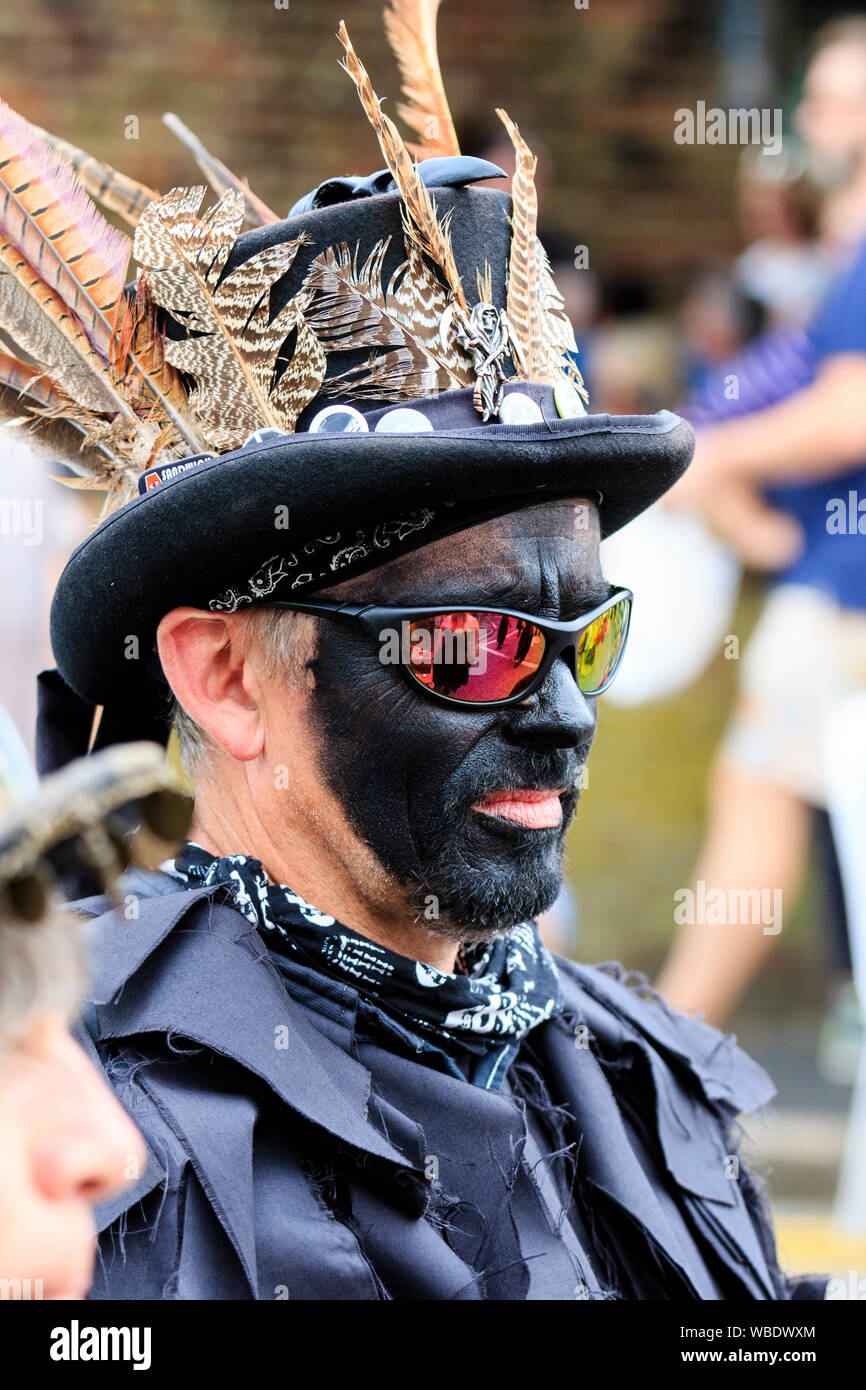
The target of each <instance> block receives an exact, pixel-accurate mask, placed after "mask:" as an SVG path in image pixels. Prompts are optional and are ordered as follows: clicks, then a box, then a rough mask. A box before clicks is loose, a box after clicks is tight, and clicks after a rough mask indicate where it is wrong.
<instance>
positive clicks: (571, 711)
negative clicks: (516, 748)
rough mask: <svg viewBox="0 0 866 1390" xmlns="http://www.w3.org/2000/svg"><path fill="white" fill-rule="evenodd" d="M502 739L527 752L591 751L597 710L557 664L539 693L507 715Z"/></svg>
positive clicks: (569, 673) (564, 668) (562, 666)
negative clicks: (558, 749) (552, 750)
mask: <svg viewBox="0 0 866 1390" xmlns="http://www.w3.org/2000/svg"><path fill="white" fill-rule="evenodd" d="M505 714H506V718H505V722H504V725H503V730H502V732H503V736H504V738H505V739H506V740H507V741H508V742H509V743H514V744H519V745H520V746H521V747H524V748H539V749H544V748H548V749H549V748H578V747H583V748H584V749H585V751H586V752H588V751H589V745H590V744H591V742H592V738H593V735H594V733H595V725H596V708H595V705H594V703H592V702H590V701H589V700H587V698H586V696H585V695H582V694H581V692H580V691H579V690H578V687H577V682H576V681H575V679H574V677H573V676H572V674H571V672H570V670H569V669H568V666H567V665H566V663H565V662H564V661H555V662H554V663H553V666H552V667H551V670H550V675H549V676H548V678H547V680H546V681H545V682H544V685H543V686H542V687H541V689H540V690H538V691H536V693H535V694H534V695H530V697H529V699H528V700H525V701H524V702H523V704H520V705H512V707H511V708H510V709H509V710H507V711H506V712H505Z"/></svg>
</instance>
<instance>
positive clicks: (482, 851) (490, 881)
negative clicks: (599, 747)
mask: <svg viewBox="0 0 866 1390" xmlns="http://www.w3.org/2000/svg"><path fill="white" fill-rule="evenodd" d="M521 761H523V760H521ZM530 762H531V763H534V764H535V765H534V766H530V765H527V764H526V763H524V766H523V767H522V768H521V770H520V772H519V773H518V774H517V775H516V776H515V774H516V769H515V767H514V765H513V762H512V761H511V760H510V766H509V769H508V773H507V774H505V773H503V775H502V776H501V777H500V778H499V779H496V778H493V779H490V778H489V776H488V777H487V778H485V779H484V781H483V782H482V783H481V784H480V785H476V786H475V787H473V788H472V789H471V790H468V789H467V788H466V787H465V785H463V784H464V782H465V781H466V780H467V779H465V778H464V776H463V775H461V774H463V773H465V772H466V771H468V769H466V768H461V769H460V770H459V772H458V775H457V778H456V779H455V780H456V781H457V782H458V783H459V784H460V785H459V787H455V788H454V789H452V788H451V787H450V786H449V787H447V788H446V789H445V790H446V795H445V796H444V797H443V802H442V805H441V808H440V812H439V815H438V816H437V817H436V821H435V824H432V823H431V824H430V826H429V828H428V831H427V835H426V838H425V845H424V848H425V851H426V853H425V856H424V858H425V862H424V865H423V867H422V868H421V870H420V871H419V872H418V874H417V875H415V876H413V883H414V887H413V891H412V905H413V906H414V908H415V909H416V911H417V913H418V922H419V925H423V926H424V927H425V929H426V930H427V931H429V932H431V933H432V934H433V935H436V936H442V937H445V938H446V939H448V940H451V941H458V942H461V943H462V944H464V945H475V944H477V943H478V942H481V941H490V940H493V939H495V938H496V937H499V936H505V935H507V933H508V932H510V931H512V930H513V928H514V927H516V926H519V924H520V923H521V922H526V921H528V920H530V919H533V918H535V917H537V916H538V915H539V913H541V912H544V911H546V909H547V908H549V907H551V906H552V905H553V903H554V902H555V901H556V898H557V896H558V894H559V891H560V888H561V887H562V859H563V852H564V842H565V835H566V831H567V830H568V827H569V825H570V824H571V821H572V820H573V818H574V815H575V812H576V810H577V803H578V797H579V791H578V788H577V778H578V774H579V772H580V764H579V763H578V764H577V765H575V764H576V758H575V755H574V754H573V753H572V754H565V753H563V754H553V755H547V756H543V757H542V756H536V757H535V758H530ZM485 770H486V769H485ZM468 780H473V781H474V780H475V779H473V778H470V779H468ZM503 786H507V787H509V788H516V787H522V788H537V787H557V786H558V787H563V786H564V787H569V788H570V790H569V791H567V792H566V793H565V794H564V795H563V796H562V797H561V798H560V800H561V802H562V810H563V815H562V822H561V824H560V825H558V826H555V827H552V828H551V829H547V830H528V829H526V828H525V827H523V826H520V825H516V824H514V822H512V821H507V820H504V819H502V818H501V817H498V816H490V815H486V814H484V813H483V812H479V811H473V810H472V809H471V808H472V806H473V805H474V804H475V803H477V802H478V801H481V800H483V798H484V796H485V795H486V794H487V793H489V792H490V791H492V790H494V789H499V788H502V787H503ZM432 819H433V818H432V817H431V821H432Z"/></svg>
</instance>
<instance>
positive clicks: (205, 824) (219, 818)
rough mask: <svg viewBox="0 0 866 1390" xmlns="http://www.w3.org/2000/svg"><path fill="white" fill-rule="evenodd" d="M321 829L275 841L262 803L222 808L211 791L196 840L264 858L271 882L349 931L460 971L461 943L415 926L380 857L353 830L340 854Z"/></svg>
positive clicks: (193, 832)
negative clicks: (259, 809) (259, 806)
mask: <svg viewBox="0 0 866 1390" xmlns="http://www.w3.org/2000/svg"><path fill="white" fill-rule="evenodd" d="M221 790H222V788H221ZM244 800H246V799H244ZM318 830H319V827H317V826H315V825H312V826H307V825H304V824H303V823H302V822H299V823H296V824H295V825H293V826H291V827H288V828H287V827H284V826H281V827H280V834H279V836H278V837H275V836H274V835H272V834H271V832H270V830H269V829H268V827H267V826H266V825H265V824H264V823H263V821H262V818H261V817H260V816H259V814H258V812H257V810H256V807H255V805H254V804H252V803H249V802H247V803H246V804H239V803H238V802H237V801H236V800H230V801H228V802H227V801H226V799H225V797H221V798H220V800H219V802H217V799H216V798H215V797H213V796H211V795H208V791H207V789H206V788H204V787H203V788H202V789H201V790H200V791H199V790H197V794H196V801H195V813H194V816H193V821H192V825H191V826H190V830H189V838H190V840H193V841H194V842H195V843H196V844H199V845H201V847H202V849H205V850H207V851H208V853H209V854H215V855H217V856H219V857H222V856H223V855H229V854H246V855H248V856H249V857H250V858H252V859H257V860H259V862H260V863H261V865H262V867H263V869H264V870H265V873H266V874H267V876H268V880H269V881H270V882H271V883H281V884H284V885H285V886H287V887H289V888H291V890H292V892H293V893H297V894H298V895H299V896H300V897H301V898H303V899H304V901H305V902H308V903H310V904H311V905H312V906H314V907H316V908H318V910H319V911H320V912H323V913H327V915H328V916H330V917H334V918H335V919H336V920H337V921H338V922H340V923H341V924H342V925H343V926H346V927H350V928H351V929H352V931H356V932H358V933H359V934H360V935H361V936H366V937H368V938H369V939H370V940H371V941H376V942H378V943H379V945H381V946H385V947H387V948H388V950H391V951H396V952H397V953H398V954H399V955H401V956H407V957H408V958H409V959H410V960H419V961H423V962H424V964H425V965H431V966H433V967H434V969H436V970H441V971H444V972H451V971H453V970H454V966H455V962H456V958H457V950H458V947H457V945H456V944H455V943H454V942H453V941H448V940H447V939H446V938H444V937H442V936H438V935H436V934H434V933H432V932H430V931H429V929H425V927H424V925H423V924H421V923H419V922H417V921H416V920H415V909H413V907H412V906H411V904H410V903H409V901H408V900H407V895H406V893H405V890H403V889H402V888H401V887H400V885H398V884H397V883H396V882H395V881H393V880H392V879H391V878H390V876H389V875H388V874H387V873H386V872H385V870H384V869H383V868H382V866H381V864H379V862H378V860H376V859H375V857H374V856H373V854H372V851H371V850H370V849H369V848H368V847H367V846H366V845H364V844H363V843H362V842H361V841H360V840H356V837H354V836H352V834H351V832H345V833H344V834H342V835H340V837H339V843H338V844H336V845H335V846H334V847H333V849H332V848H331V847H330V846H326V844H325V842H324V840H323V837H322V836H321V835H320V834H319V833H317V831H318ZM353 841H354V842H353Z"/></svg>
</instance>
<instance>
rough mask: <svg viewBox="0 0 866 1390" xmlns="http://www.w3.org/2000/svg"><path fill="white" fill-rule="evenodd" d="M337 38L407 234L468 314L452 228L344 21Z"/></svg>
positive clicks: (452, 296)
mask: <svg viewBox="0 0 866 1390" xmlns="http://www.w3.org/2000/svg"><path fill="white" fill-rule="evenodd" d="M337 37H338V38H339V40H340V43H341V44H342V45H343V48H344V50H345V53H346V58H345V62H344V63H343V67H344V68H345V70H346V72H347V73H348V74H349V76H350V77H351V79H352V81H353V82H354V84H355V87H356V88H357V91H358V96H359V97H360V99H361V105H362V106H363V108H364V110H365V112H366V113H367V119H368V120H369V122H370V124H371V125H372V127H373V129H374V130H375V132H376V135H377V137H378V140H379V146H380V148H381V150H382V154H383V155H384V158H385V163H386V164H387V165H388V168H389V169H390V171H391V174H392V176H393V179H394V182H395V183H396V185H397V187H398V189H399V190H400V196H401V198H402V199H403V204H404V207H405V210H406V230H407V234H408V236H409V238H410V239H411V240H412V241H414V242H415V244H416V245H417V247H418V249H419V250H420V251H422V252H423V253H424V255H425V256H429V257H430V260H431V261H432V262H433V263H434V265H437V266H438V267H439V269H440V271H441V272H442V276H443V279H444V281H445V284H446V286H447V288H448V290H449V291H450V295H451V298H452V299H453V300H454V302H455V303H456V304H457V305H458V307H459V308H460V309H462V310H463V311H464V312H465V311H466V309H467V304H466V298H465V296H464V293H463V286H462V284H461V282H460V276H459V274H458V272H457V264H456V262H455V260H454V252H453V250H452V247H451V237H450V236H449V233H448V224H447V222H441V221H440V220H439V218H438V216H437V214H436V207H435V204H434V202H433V199H432V197H431V196H430V192H429V190H428V189H427V187H426V185H425V184H424V181H423V179H422V178H421V176H420V174H419V173H418V168H417V166H416V165H415V164H414V163H413V161H412V157H411V155H410V154H409V151H408V150H407V148H406V146H405V144H404V143H403V137H402V136H401V135H400V132H399V131H398V129H397V127H396V126H395V125H394V122H393V121H392V120H390V119H389V117H388V116H386V115H385V113H384V111H383V110H382V108H381V105H380V103H379V98H378V97H377V96H376V93H375V92H374V90H373V84H372V83H371V81H370V77H369V74H368V72H367V69H366V68H365V67H364V65H363V63H362V62H361V60H360V58H359V57H358V55H357V53H356V52H355V50H354V48H353V47H352V42H351V40H350V38H349V35H348V32H347V30H346V26H345V24H344V23H343V22H342V21H341V22H340V27H339V30H338V32H337Z"/></svg>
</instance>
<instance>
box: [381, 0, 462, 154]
mask: <svg viewBox="0 0 866 1390" xmlns="http://www.w3.org/2000/svg"><path fill="white" fill-rule="evenodd" d="M439 5H440V0H389V3H388V4H387V5H386V7H385V11H384V15H383V17H384V20H385V34H386V36H387V39H388V43H389V44H390V45H391V49H392V51H393V53H394V56H395V58H396V59H397V63H398V66H399V68H400V77H401V79H402V84H403V95H404V96H405V98H406V100H405V102H403V103H401V104H400V105H399V106H398V107H397V112H398V115H399V116H400V117H401V118H402V119H403V120H404V121H405V122H406V124H407V125H408V126H409V128H410V129H411V130H414V131H415V132H416V134H417V135H418V136H419V137H420V140H419V142H418V143H417V144H415V145H410V147H409V148H410V150H411V152H412V154H413V155H415V157H416V159H433V158H435V157H437V156H448V155H458V154H459V153H460V146H459V144H458V143H457V133H456V131H455V129H454V122H453V121H452V119H451V112H450V110H449V109H448V100H447V98H446V96H445V87H444V85H443V83H442V73H441V71H440V68H439V55H438V52H437V47H436V19H437V14H438V10H439Z"/></svg>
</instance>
